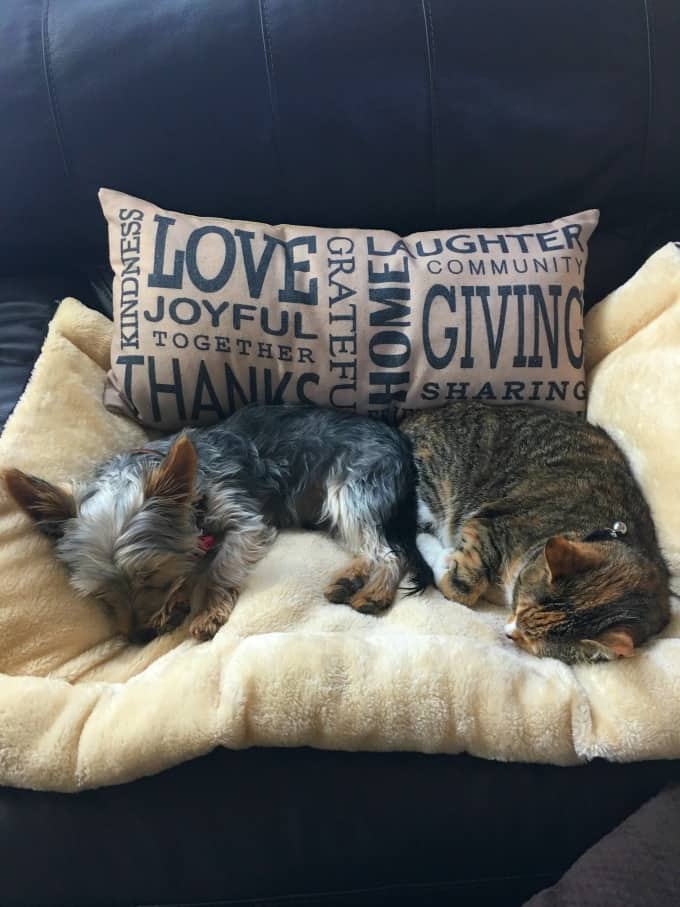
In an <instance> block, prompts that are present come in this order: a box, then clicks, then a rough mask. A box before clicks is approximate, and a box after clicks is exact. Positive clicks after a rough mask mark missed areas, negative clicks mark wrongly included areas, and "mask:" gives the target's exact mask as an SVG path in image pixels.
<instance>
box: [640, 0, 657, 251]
mask: <svg viewBox="0 0 680 907" xmlns="http://www.w3.org/2000/svg"><path fill="white" fill-rule="evenodd" d="M642 6H643V10H644V17H645V29H646V34H647V121H646V123H645V135H644V143H643V151H642V173H641V177H642V180H641V182H642V191H643V193H644V199H645V214H646V216H645V221H644V225H643V233H642V244H643V248H642V253H643V255H646V250H647V237H648V235H649V222H650V207H649V172H650V148H649V143H650V137H651V134H652V119H653V112H654V65H653V62H654V61H653V39H652V18H651V14H650V6H651V0H642Z"/></svg>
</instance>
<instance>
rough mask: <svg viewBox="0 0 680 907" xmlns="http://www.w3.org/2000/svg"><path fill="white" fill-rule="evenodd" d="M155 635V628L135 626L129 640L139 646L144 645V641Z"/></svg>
mask: <svg viewBox="0 0 680 907" xmlns="http://www.w3.org/2000/svg"><path fill="white" fill-rule="evenodd" d="M155 637H156V632H155V630H151V629H150V628H149V627H136V628H135V629H134V630H133V631H132V632H131V633H130V642H134V643H136V644H137V645H139V646H144V645H146V643H148V642H151V640H152V639H155Z"/></svg>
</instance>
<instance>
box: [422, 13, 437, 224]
mask: <svg viewBox="0 0 680 907" xmlns="http://www.w3.org/2000/svg"><path fill="white" fill-rule="evenodd" d="M422 10H423V21H424V23H425V46H426V48H427V74H428V88H429V102H430V103H429V106H430V155H431V158H432V210H433V212H434V214H435V219H436V214H437V212H438V210H439V205H438V197H439V195H438V191H437V190H438V186H439V178H438V177H439V168H438V155H437V145H438V142H437V139H438V135H439V124H438V121H437V107H436V103H435V100H436V86H435V78H434V74H435V68H436V50H435V43H434V26H433V24H432V6H431V4H430V0H422Z"/></svg>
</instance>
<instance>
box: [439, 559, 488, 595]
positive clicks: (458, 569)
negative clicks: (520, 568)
mask: <svg viewBox="0 0 680 907" xmlns="http://www.w3.org/2000/svg"><path fill="white" fill-rule="evenodd" d="M438 568H439V569H438V571H436V572H435V579H436V582H437V588H438V589H439V591H440V592H441V593H442V595H444V596H445V597H446V598H448V599H449V600H450V601H454V602H458V603H459V604H461V605H466V606H467V607H468V608H472V607H474V606H475V605H476V604H477V602H478V601H479V599H480V598H481V596H482V595H483V594H484V592H485V591H486V589H487V586H488V582H487V580H486V578H485V577H484V576H480V574H479V573H478V572H477V571H475V570H472V569H470V567H469V564H468V563H467V559H466V557H465V555H464V554H463V552H462V551H451V550H449V551H446V552H444V554H443V555H442V558H441V559H440V563H439V564H438Z"/></svg>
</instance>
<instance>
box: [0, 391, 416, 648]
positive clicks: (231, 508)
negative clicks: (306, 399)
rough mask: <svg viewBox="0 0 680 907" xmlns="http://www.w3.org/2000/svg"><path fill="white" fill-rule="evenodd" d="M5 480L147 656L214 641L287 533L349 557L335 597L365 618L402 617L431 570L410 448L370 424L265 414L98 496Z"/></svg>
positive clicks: (116, 462)
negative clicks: (164, 647) (406, 585)
mask: <svg viewBox="0 0 680 907" xmlns="http://www.w3.org/2000/svg"><path fill="white" fill-rule="evenodd" d="M4 478H5V482H6V485H7V488H8V490H9V492H10V494H11V495H12V497H13V498H14V499H15V501H16V502H17V503H18V504H19V506H20V507H21V508H22V509H23V510H24V511H25V512H26V513H27V514H29V516H30V517H31V518H32V519H33V520H34V521H35V522H36V523H37V525H38V527H39V528H40V529H41V531H42V532H43V533H45V534H46V535H48V536H50V537H51V538H52V539H53V540H54V543H55V549H56V555H57V557H58V558H59V560H60V561H61V562H62V563H63V564H64V565H65V566H66V568H67V570H68V573H69V577H70V581H71V583H72V585H73V587H74V588H75V589H76V591H77V592H78V593H80V594H83V595H91V596H94V597H95V598H97V599H99V600H100V601H101V602H102V603H103V604H104V606H105V607H106V608H107V609H108V611H109V612H110V614H111V617H112V618H113V620H114V622H115V624H116V627H117V629H118V631H119V632H122V633H123V634H125V635H126V636H128V638H130V639H131V640H133V641H134V642H138V643H144V642H148V641H149V640H151V639H153V638H154V637H155V636H157V635H159V634H162V633H165V632H167V631H169V630H171V629H174V628H176V627H177V626H179V625H180V624H181V623H182V622H183V621H184V619H185V618H186V617H187V616H189V615H190V617H191V633H192V634H193V636H194V637H196V638H197V639H200V640H206V639H210V638H212V637H213V636H214V635H215V633H216V632H217V631H218V630H219V628H220V627H221V626H222V625H223V624H224V623H225V622H226V621H227V620H228V618H229V615H230V614H231V612H232V610H233V608H234V605H235V604H236V600H237V598H238V596H239V592H240V590H241V589H242V587H243V585H244V583H245V581H246V578H247V576H248V573H249V571H250V570H251V569H252V568H253V566H254V565H255V564H256V563H257V561H259V560H260V558H261V557H262V556H263V555H264V553H265V552H266V550H267V548H268V547H269V546H270V545H271V544H272V542H273V540H274V538H275V537H276V534H277V532H278V530H279V529H287V528H292V527H299V528H308V529H320V530H324V531H325V532H327V533H328V534H330V535H331V536H333V537H335V538H337V539H338V540H339V541H340V542H341V543H342V544H344V545H345V546H346V547H347V548H348V549H349V550H350V551H351V552H352V553H353V554H354V555H355V557H354V559H353V560H352V561H351V562H350V564H349V566H347V567H345V568H344V569H343V570H342V571H341V572H340V573H338V574H337V575H336V576H335V577H334V578H333V580H332V582H331V583H330V585H329V586H328V587H327V588H326V590H325V595H326V598H327V599H328V600H329V601H331V602H337V603H345V604H348V605H351V607H352V608H355V609H356V610H357V611H360V612H362V613H364V614H375V613H378V612H380V611H383V610H384V609H385V608H387V607H389V605H390V604H391V603H392V601H393V599H394V596H395V594H396V591H397V588H398V586H399V583H400V581H401V579H402V577H403V576H404V574H405V573H406V572H407V571H408V570H411V571H413V572H415V573H416V574H418V572H419V570H421V569H422V567H423V564H422V561H421V558H420V555H419V554H418V550H417V547H416V542H415V535H416V499H415V475H414V466H413V463H412V457H411V450H410V446H409V442H408V441H407V440H406V439H405V438H404V437H403V436H402V435H400V434H399V433H398V432H397V431H396V430H395V429H393V428H391V427H390V426H388V425H386V424H384V423H382V422H378V421H375V420H373V419H370V418H368V417H363V416H356V415H349V414H347V413H342V412H337V411H332V410H324V409H318V408H316V407H312V406H303V405H300V406H296V405H283V406H261V405H257V404H253V405H250V406H247V407H245V408H243V409H241V410H239V411H238V412H237V413H236V414H235V415H233V416H231V417H230V418H229V419H227V420H225V421H224V422H220V423H219V424H217V425H215V426H212V427H210V428H195V429H188V430H187V431H184V432H182V433H180V434H177V435H174V436H172V437H169V438H165V439H164V440H160V441H153V442H150V443H149V444H148V445H147V446H146V447H144V448H142V449H139V450H132V451H129V452H127V453H123V454H120V455H118V456H116V457H114V458H113V459H111V460H109V461H108V462H106V463H103V464H102V465H101V466H100V467H99V468H98V470H97V471H96V473H95V475H94V478H93V479H92V480H90V481H88V482H85V483H75V484H74V485H73V486H61V487H60V486H56V485H52V484H50V483H49V482H46V481H44V480H43V479H39V478H36V477H35V476H30V475H27V474H25V473H23V472H21V471H20V470H19V469H9V470H7V471H6V472H5V475H4ZM425 569H426V568H425Z"/></svg>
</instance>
